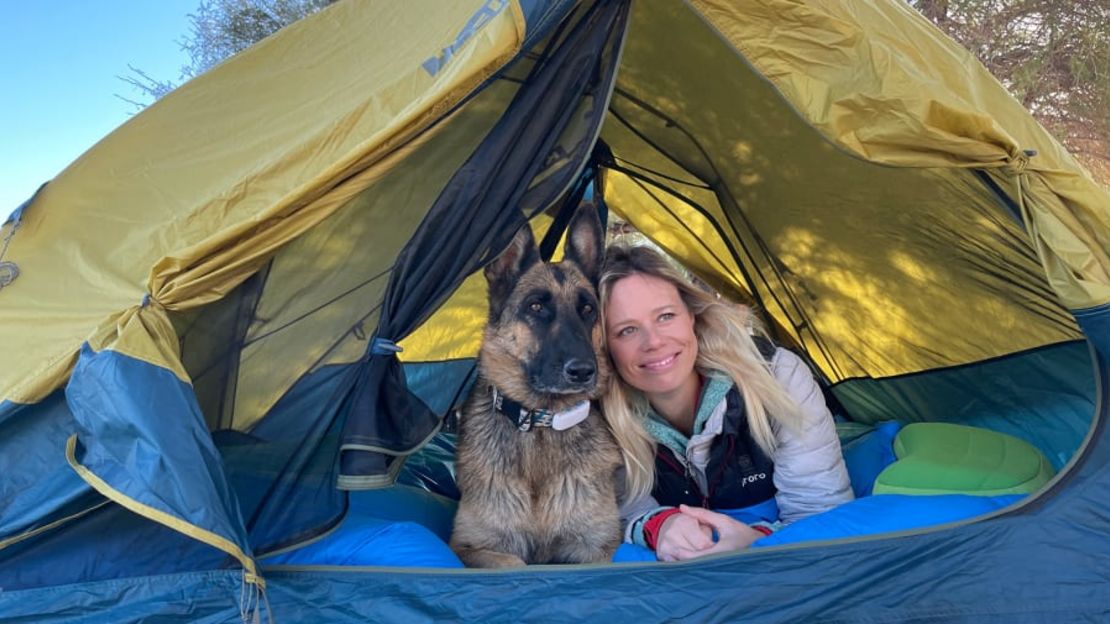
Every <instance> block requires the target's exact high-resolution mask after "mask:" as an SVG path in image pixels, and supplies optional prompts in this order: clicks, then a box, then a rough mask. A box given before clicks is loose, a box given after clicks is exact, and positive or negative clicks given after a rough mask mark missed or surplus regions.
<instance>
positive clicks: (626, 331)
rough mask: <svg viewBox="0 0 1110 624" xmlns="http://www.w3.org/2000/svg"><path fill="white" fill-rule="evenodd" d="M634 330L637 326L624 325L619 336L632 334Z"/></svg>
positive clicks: (618, 333)
mask: <svg viewBox="0 0 1110 624" xmlns="http://www.w3.org/2000/svg"><path fill="white" fill-rule="evenodd" d="M634 331H636V328H635V327H624V328H622V329H621V330H620V331H618V332H617V336H618V337H622V336H628V335H631V334H632V332H634Z"/></svg>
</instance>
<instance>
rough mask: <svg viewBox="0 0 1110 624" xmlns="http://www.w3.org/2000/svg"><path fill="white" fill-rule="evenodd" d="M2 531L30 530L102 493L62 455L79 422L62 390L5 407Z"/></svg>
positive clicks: (0, 456) (1, 412)
mask: <svg viewBox="0 0 1110 624" xmlns="http://www.w3.org/2000/svg"><path fill="white" fill-rule="evenodd" d="M0 423H3V426H4V435H2V436H0V475H4V478H3V479H0V501H4V506H3V507H2V508H0V535H14V534H16V533H20V532H22V531H26V530H31V529H34V528H36V527H39V526H43V525H45V524H49V523H50V522H51V521H53V520H56V519H57V518H59V517H64V516H66V515H68V514H70V513H76V512H77V511H79V510H81V509H85V508H87V507H88V506H89V505H91V504H92V503H93V502H94V501H97V500H99V499H100V497H99V496H98V495H96V494H94V493H92V492H91V489H90V488H89V486H88V484H86V483H85V482H84V481H82V480H81V479H80V478H79V477H78V476H77V475H76V474H75V473H74V472H73V471H72V470H70V469H69V467H68V466H66V465H65V464H64V463H63V462H59V461H58V459H59V458H60V457H61V455H62V454H63V453H64V451H65V446H66V440H67V439H68V438H69V436H70V435H72V434H73V432H74V431H76V428H77V424H76V422H75V421H74V420H73V416H72V415H71V414H70V412H69V408H68V406H66V402H65V395H64V394H63V392H62V391H57V392H54V393H53V394H51V395H50V396H49V397H47V398H46V399H45V400H44V401H42V402H40V403H36V404H34V405H16V404H14V403H6V404H5V405H4V406H0Z"/></svg>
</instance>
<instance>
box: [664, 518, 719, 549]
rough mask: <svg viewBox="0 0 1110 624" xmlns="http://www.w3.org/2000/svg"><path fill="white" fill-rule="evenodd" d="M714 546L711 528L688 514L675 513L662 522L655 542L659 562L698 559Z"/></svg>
mask: <svg viewBox="0 0 1110 624" xmlns="http://www.w3.org/2000/svg"><path fill="white" fill-rule="evenodd" d="M713 546H714V544H713V528H712V526H708V525H705V524H702V523H701V522H698V520H697V518H695V517H694V516H693V515H690V514H688V513H685V512H683V513H676V514H674V515H672V516H671V517H669V518H667V519H666V520H664V521H663V526H661V527H659V536H658V538H656V541H655V557H656V558H657V559H659V560H660V561H683V560H686V559H693V558H694V557H698V556H700V555H702V554H704V552H705V551H706V550H707V549H710V548H712V547H713Z"/></svg>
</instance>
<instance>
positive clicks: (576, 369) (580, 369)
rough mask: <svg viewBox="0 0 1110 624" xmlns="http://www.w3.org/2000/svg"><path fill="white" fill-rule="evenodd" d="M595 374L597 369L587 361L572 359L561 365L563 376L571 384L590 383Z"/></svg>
mask: <svg viewBox="0 0 1110 624" xmlns="http://www.w3.org/2000/svg"><path fill="white" fill-rule="evenodd" d="M596 373H597V367H596V366H594V363H593V362H590V361H587V360H579V359H574V360H570V361H569V362H567V363H566V364H564V365H563V375H564V376H565V377H566V378H567V381H570V382H571V383H576V384H585V383H590V382H591V381H593V380H594V375H595V374H596Z"/></svg>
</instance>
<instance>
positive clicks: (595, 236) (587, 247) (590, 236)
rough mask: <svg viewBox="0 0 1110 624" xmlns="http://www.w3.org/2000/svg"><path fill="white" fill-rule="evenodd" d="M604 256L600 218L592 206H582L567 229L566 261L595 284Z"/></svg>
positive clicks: (603, 239)
mask: <svg viewBox="0 0 1110 624" xmlns="http://www.w3.org/2000/svg"><path fill="white" fill-rule="evenodd" d="M604 254H605V232H604V231H603V230H602V229H601V217H599V216H598V214H597V208H596V207H595V206H594V205H593V204H588V203H587V204H582V205H581V206H579V207H578V210H577V211H575V213H574V217H573V218H571V220H570V227H569V228H567V244H566V259H567V260H570V261H572V262H574V263H575V264H577V265H578V268H580V269H582V273H583V274H585V276H586V277H587V278H588V279H589V280H590V281H591V282H592V283H594V284H597V281H598V279H600V278H601V262H602V260H603V258H604Z"/></svg>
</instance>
